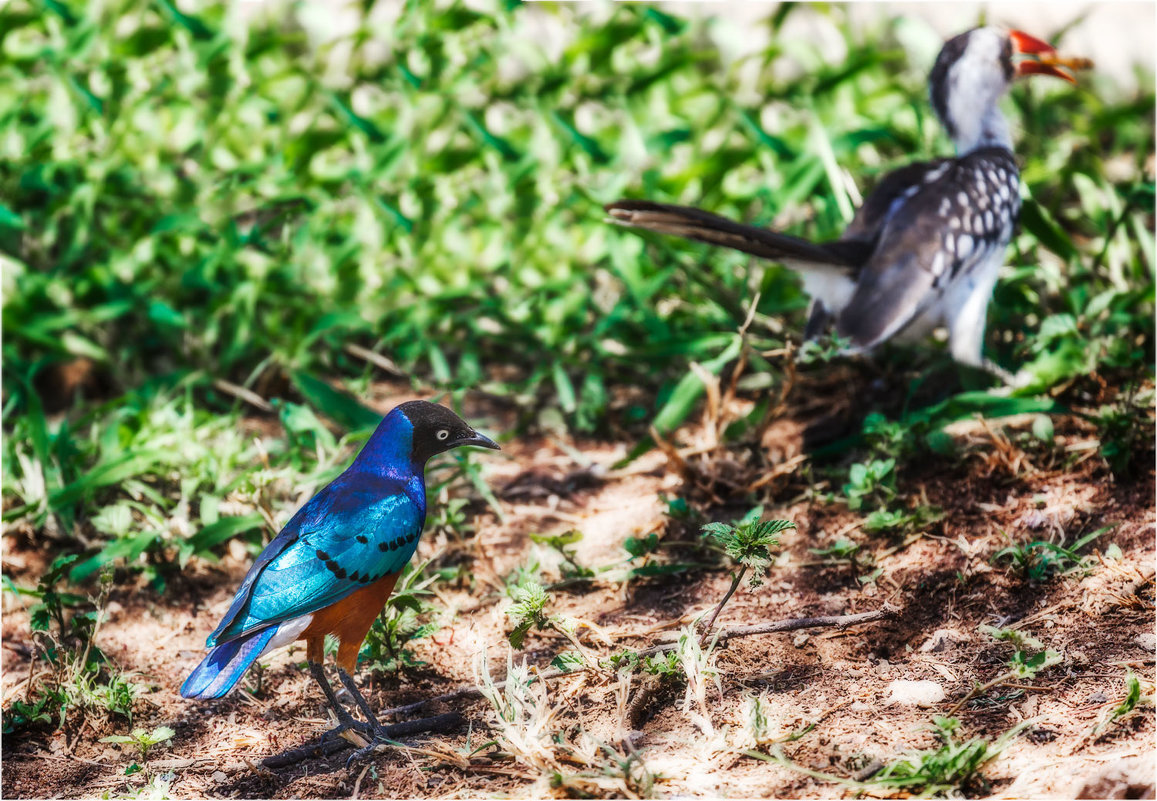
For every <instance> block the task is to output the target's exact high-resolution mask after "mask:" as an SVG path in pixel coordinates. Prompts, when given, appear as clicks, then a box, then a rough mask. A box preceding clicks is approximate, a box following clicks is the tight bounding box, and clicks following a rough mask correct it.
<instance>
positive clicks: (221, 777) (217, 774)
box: [211, 770, 229, 784]
mask: <svg viewBox="0 0 1157 801" xmlns="http://www.w3.org/2000/svg"><path fill="white" fill-rule="evenodd" d="M211 778H212V779H213V781H215V782H217V783H218V784H220V783H221V782H223V781H225V780H226V779H228V778H229V776H228V774H226V773H225V771H223V770H215V771H213V776H212V777H211Z"/></svg>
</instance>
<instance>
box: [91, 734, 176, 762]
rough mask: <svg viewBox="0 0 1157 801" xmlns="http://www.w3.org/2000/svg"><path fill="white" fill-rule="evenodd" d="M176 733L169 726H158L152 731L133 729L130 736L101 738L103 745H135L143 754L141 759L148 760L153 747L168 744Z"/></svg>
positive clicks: (115, 735)
mask: <svg viewBox="0 0 1157 801" xmlns="http://www.w3.org/2000/svg"><path fill="white" fill-rule="evenodd" d="M175 734H176V732H175V731H173V730H172V729H171V728H169V727H168V726H158V727H157V728H155V729H153V730H152V731H147V730H145V729H133V730H132V731H131V732H129V733H128V734H113V735H110V736H108V737H101V738H100V742H102V743H121V744H124V745H135V746H136V747H137V749H138V750H139V751H140V753H141V759H142V760H144V759H147V758H148V756H149V751H150V750H152V748H153V746H155V745H160V744H161V743H167V742H168V741H169V740H171V739H173V735H175Z"/></svg>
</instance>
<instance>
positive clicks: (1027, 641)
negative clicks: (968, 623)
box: [948, 626, 1061, 715]
mask: <svg viewBox="0 0 1157 801" xmlns="http://www.w3.org/2000/svg"><path fill="white" fill-rule="evenodd" d="M980 631H981V632H982V633H984V634H987V635H988V636H989V637H991V638H992V639H994V640H996V641H997V642H1007V643H1010V644H1012V646H1013V647H1014V648H1015V649H1016V650H1015V651H1013V653H1012V656H1010V657H1009V659H1008V662H1007V663H1006V667H1007V668H1008V671H1007V672H1005V673H1002V674H1000V675H999V676H997V677H996V678H994V679H992V680H991V681H988V682H986V683H984V684H979V683H977V684H975V685H974V686H973V688H972V689H971V690H969V692H968V694H967V695H965V696H964V697H963V698H962V699H960V701H958V702H957V703H956V705H955V706H953V707H952V710H951V711H950V712H949V713H948V714H949V715H952V714H954V713H955V712H956V710H958V709H960V708H961V707H962V706H964V705H965V704H966V703H968V702H969V701H972V700H973V699H974V698H976V697H977V696H981V695H983V694H984V693H986V692H988V691H989V690H991V689H992V688H993V687H998V686H1000V685H1002V684H1004V683H1005V682H1009V681H1013V680H1019V681H1029V680H1031V679H1033V678H1036V675H1037V674H1038V673H1040V672H1041V671H1042V670H1046V669H1047V668H1050V667H1052V666H1053V665H1056V664H1059V663H1060V661H1061V655H1060V654H1059V653H1057V652H1056V651H1052V650H1049V649H1047V648H1045V645H1044V643H1042V642H1041V641H1040V640H1038V639H1036V638H1035V637H1031V636H1029V635H1027V634H1025V633H1024V632H1022V631H1018V630H1016V629H998V628H994V627H993V626H981V627H980ZM973 703H976V702H975V701H973Z"/></svg>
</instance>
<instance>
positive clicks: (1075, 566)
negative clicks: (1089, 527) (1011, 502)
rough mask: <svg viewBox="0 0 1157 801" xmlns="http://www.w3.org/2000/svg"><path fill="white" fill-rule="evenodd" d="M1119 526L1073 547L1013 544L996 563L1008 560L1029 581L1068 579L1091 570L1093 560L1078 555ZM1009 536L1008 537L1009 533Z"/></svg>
mask: <svg viewBox="0 0 1157 801" xmlns="http://www.w3.org/2000/svg"><path fill="white" fill-rule="evenodd" d="M1113 528H1115V526H1104V527H1102V528H1099V529H1097V530H1096V531H1091V532H1089V533H1088V534H1085V535H1084V536H1082V537H1079V538H1078V539H1077V540H1076V541H1074V542H1073V543H1072V544H1071V545H1068V546H1065V545H1057V544H1056V543H1052V542H1046V541H1044V540H1036V541H1034V542H1030V543H1025V544H1023V545H1010V546H1008V547H1007V548H1001V549H1000V550H999V551H997V552H996V553H994V554H993V555H992V561H993V562H996V563H999V562H1001V561H1004V560H1007V561H1008V563H1009V564H1010V565H1011V566H1012V567H1014V568H1015V569H1016V570H1019V571H1020V572H1021V573H1022V574H1023V575H1024V577H1025V578H1027V579H1028V580H1029V581H1047V580H1049V579H1051V578H1055V577H1057V576H1066V575H1070V574H1073V573H1077V572H1081V571H1084V570H1087V569H1088V567H1089V565H1090V564H1091V560H1092V557H1089V556H1081V555H1080V554H1078V553H1077V552H1078V551H1079V550H1081V548H1084V547H1085V546H1086V545H1088V544H1089V543H1090V542H1092V541H1093V540H1095V539H1097V538H1098V537H1100V536H1101V535H1102V534H1104V533H1105V532H1107V531H1112V530H1113ZM1005 536H1006V537H1007V536H1008V535H1007V534H1005Z"/></svg>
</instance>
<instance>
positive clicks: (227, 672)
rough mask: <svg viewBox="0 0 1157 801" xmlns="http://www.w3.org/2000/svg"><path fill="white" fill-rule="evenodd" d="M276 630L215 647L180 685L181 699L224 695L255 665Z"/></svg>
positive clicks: (267, 630)
mask: <svg viewBox="0 0 1157 801" xmlns="http://www.w3.org/2000/svg"><path fill="white" fill-rule="evenodd" d="M278 628H279V627H278V626H269V627H268V628H264V629H261V630H260V631H255V632H253V633H252V634H247V635H245V636H244V637H238V638H237V639H236V640H230V641H229V642H226V643H222V644H221V645H218V646H216V647H214V648H213V650H211V651H210V652H209V654H208V655H207V656H206V657H205V658H204V659H203V660H201V664H199V665H197V667H196V668H194V669H193V672H192V673H190V674H189V678H187V679H185V683H184V684H182V685H181V697H182V698H197V699H201V700H206V699H210V698H220V697H221V696H223V695H225V693H227V692H229V691H230V690H231V689H233V685H234V684H236V683H237V682H238V680H240V678H241V677H242V676H243V675H244V674H245V671H246V670H248V669H249V666H250V665H252V664H253V663H254V662H255V661H257V657H258V656H260V655H261V652H262V651H263V650H265V646H266V645H268V644H269V641H270V640H272V639H273V636H274V635H275V634H277V629H278Z"/></svg>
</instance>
